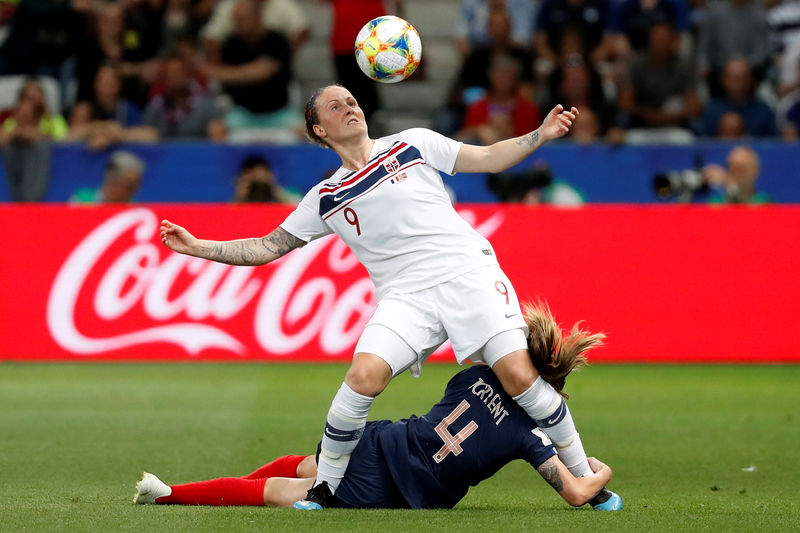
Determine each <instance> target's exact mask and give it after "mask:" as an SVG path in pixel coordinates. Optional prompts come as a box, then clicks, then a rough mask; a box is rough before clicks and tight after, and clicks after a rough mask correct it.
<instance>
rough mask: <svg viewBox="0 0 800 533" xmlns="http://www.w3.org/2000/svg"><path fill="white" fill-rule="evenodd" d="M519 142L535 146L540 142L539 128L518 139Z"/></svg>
mask: <svg viewBox="0 0 800 533" xmlns="http://www.w3.org/2000/svg"><path fill="white" fill-rule="evenodd" d="M517 144H519V145H523V144H527V145H528V146H529V147H530V148H534V147H536V146H537V145H538V144H539V130H536V131H532V132H530V133H529V134H527V135H524V136H522V137H520V138H519V139H517Z"/></svg>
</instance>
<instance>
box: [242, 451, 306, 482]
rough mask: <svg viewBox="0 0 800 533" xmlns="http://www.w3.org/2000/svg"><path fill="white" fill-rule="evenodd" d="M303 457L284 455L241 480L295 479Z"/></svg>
mask: <svg viewBox="0 0 800 533" xmlns="http://www.w3.org/2000/svg"><path fill="white" fill-rule="evenodd" d="M306 457H307V456H305V455H284V456H283V457H278V458H277V459H275V460H274V461H272V462H271V463H267V464H265V465H264V466H262V467H261V468H259V469H258V470H256V471H255V472H253V473H252V474H249V475H246V476H242V479H263V478H270V477H297V466H298V465H299V464H300V463H301V462H302V461H303V459H305V458H306Z"/></svg>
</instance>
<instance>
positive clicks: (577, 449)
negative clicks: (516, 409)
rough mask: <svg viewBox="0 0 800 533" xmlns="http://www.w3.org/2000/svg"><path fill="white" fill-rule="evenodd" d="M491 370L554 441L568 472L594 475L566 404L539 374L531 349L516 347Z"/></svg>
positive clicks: (578, 474)
mask: <svg viewBox="0 0 800 533" xmlns="http://www.w3.org/2000/svg"><path fill="white" fill-rule="evenodd" d="M492 370H494V372H495V374H497V377H498V378H500V382H501V383H502V384H503V388H504V389H505V391H506V392H507V393H508V394H509V395H511V396H512V397H513V398H514V400H515V401H516V402H517V403H518V404H519V406H520V407H522V408H523V409H524V410H525V412H526V413H528V416H530V417H531V418H532V419H533V420H535V421H536V423H537V424H538V425H539V427H540V428H541V429H542V431H543V432H544V433H545V434H546V435H547V436H548V437H549V438H550V440H552V441H553V444H554V445H555V447H556V449H557V450H558V455H559V457H560V458H561V461H562V462H563V463H564V464H565V465H566V466H567V468H568V469H569V471H570V472H572V474H573V475H574V476H575V477H581V476H590V475H592V469H591V468H590V466H589V463H588V462H587V460H586V452H585V451H584V450H583V444H582V443H581V438H580V436H579V435H578V431H577V430H576V429H575V423H574V422H573V420H572V415H571V414H570V412H569V408H567V404H566V403H565V402H564V399H563V398H562V397H561V395H560V394H558V392H557V391H556V390H555V389H554V388H553V387H552V385H550V384H549V383H547V382H546V381H545V380H543V379H542V378H540V377H539V372H538V371H537V370H536V367H534V366H533V363H532V362H531V359H530V356H529V354H528V350H517V351H515V352H512V353H510V354H508V355H506V356H504V357H501V358H500V359H499V360H497V361H496V362H495V363H494V365H493V366H492Z"/></svg>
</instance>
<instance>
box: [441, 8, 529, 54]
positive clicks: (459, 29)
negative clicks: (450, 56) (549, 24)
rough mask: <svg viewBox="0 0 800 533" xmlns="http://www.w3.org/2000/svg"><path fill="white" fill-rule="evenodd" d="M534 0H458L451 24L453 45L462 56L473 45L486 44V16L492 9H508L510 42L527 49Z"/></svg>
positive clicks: (482, 45)
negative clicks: (453, 23) (459, 2)
mask: <svg viewBox="0 0 800 533" xmlns="http://www.w3.org/2000/svg"><path fill="white" fill-rule="evenodd" d="M537 4H538V0H537V1H532V0H462V2H461V11H460V13H459V17H458V20H457V21H456V24H455V30H454V34H455V46H456V49H457V50H458V51H459V52H460V53H461V54H462V55H464V56H466V55H467V54H468V53H470V52H471V51H472V50H474V49H476V48H485V47H487V46H489V45H490V40H491V38H490V35H489V18H490V13H491V12H492V11H495V10H498V9H500V10H503V11H506V12H508V14H509V18H510V21H511V32H510V37H511V42H512V43H513V44H514V46H515V47H518V48H523V49H524V48H527V47H529V46H530V43H531V37H532V25H531V21H532V20H533V19H534V16H535V14H536V7H537Z"/></svg>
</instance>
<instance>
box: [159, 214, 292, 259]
mask: <svg viewBox="0 0 800 533" xmlns="http://www.w3.org/2000/svg"><path fill="white" fill-rule="evenodd" d="M161 242H162V243H164V245H165V246H166V247H167V248H169V249H170V250H174V251H176V252H178V253H182V254H186V255H192V256H194V257H202V258H203V259H210V260H211V261H217V262H220V263H227V264H229V265H240V266H256V265H265V264H267V263H269V262H270V261H275V260H276V259H278V258H280V257H282V256H284V255H286V254H287V253H289V252H291V251H292V250H294V249H295V248H300V247H301V246H305V244H306V242H305V241H304V240H302V239H298V238H297V237H295V236H294V235H292V234H291V233H289V232H288V231H286V230H285V229H283V228H281V227H280V226H279V227H277V228H275V230H274V231H272V233H270V234H269V235H267V236H266V237H259V238H254V239H238V240H233V241H209V240H205V239H198V238H196V237H195V236H194V235H192V234H191V233H189V232H188V231H187V230H186V229H185V228H183V227H181V226H179V225H177V224H173V223H172V222H170V221H169V220H163V221H162V222H161Z"/></svg>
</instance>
